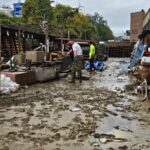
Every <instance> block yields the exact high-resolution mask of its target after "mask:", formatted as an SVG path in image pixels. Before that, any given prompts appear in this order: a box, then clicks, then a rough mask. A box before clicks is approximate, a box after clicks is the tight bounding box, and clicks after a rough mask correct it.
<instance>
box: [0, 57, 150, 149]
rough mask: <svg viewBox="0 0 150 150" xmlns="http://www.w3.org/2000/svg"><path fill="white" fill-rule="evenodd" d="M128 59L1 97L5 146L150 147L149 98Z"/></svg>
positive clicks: (0, 135) (0, 131) (1, 143)
mask: <svg viewBox="0 0 150 150" xmlns="http://www.w3.org/2000/svg"><path fill="white" fill-rule="evenodd" d="M127 62H128V60H127V59H124V60H123V59H109V61H108V62H106V65H107V66H108V67H107V69H106V70H105V71H103V72H97V73H96V74H95V75H94V76H93V77H92V78H90V79H89V78H87V75H88V74H87V73H86V72H84V75H85V76H86V77H84V80H83V82H82V83H81V84H80V83H79V82H78V81H77V82H76V83H75V84H70V83H68V78H61V79H59V80H57V81H51V82H46V83H39V84H34V85H31V86H28V87H22V88H21V89H20V90H19V91H18V92H16V93H12V94H11V95H3V96H1V97H0V150H150V100H146V101H144V102H143V101H142V98H141V96H140V95H137V94H135V91H134V88H135V85H136V84H135V81H134V78H133V77H130V76H129V75H128V74H127V65H128V63H127Z"/></svg>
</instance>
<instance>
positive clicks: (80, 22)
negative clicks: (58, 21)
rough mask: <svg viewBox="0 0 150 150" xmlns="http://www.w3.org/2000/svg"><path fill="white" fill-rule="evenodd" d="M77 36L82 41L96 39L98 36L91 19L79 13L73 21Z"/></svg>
mask: <svg viewBox="0 0 150 150" xmlns="http://www.w3.org/2000/svg"><path fill="white" fill-rule="evenodd" d="M71 25H72V27H73V31H74V33H75V36H76V37H78V38H82V39H95V38H96V36H97V29H96V27H95V26H94V25H93V24H92V23H91V22H90V20H89V18H88V17H87V16H86V15H84V14H82V13H77V14H76V15H74V17H73V18H72V21H71Z"/></svg>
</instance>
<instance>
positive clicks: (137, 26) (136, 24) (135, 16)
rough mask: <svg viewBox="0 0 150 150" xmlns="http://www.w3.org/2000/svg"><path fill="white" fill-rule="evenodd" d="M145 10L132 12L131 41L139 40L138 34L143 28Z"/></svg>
mask: <svg viewBox="0 0 150 150" xmlns="http://www.w3.org/2000/svg"><path fill="white" fill-rule="evenodd" d="M144 15H145V12H144V11H143V10H141V11H140V12H135V13H131V18H130V19H131V24H130V31H131V35H130V41H131V42H136V41H137V40H138V35H139V34H140V33H141V32H142V30H143V20H144Z"/></svg>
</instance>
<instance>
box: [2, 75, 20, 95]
mask: <svg viewBox="0 0 150 150" xmlns="http://www.w3.org/2000/svg"><path fill="white" fill-rule="evenodd" d="M18 88H19V84H17V83H15V82H13V81H11V79H10V78H9V77H6V76H5V75H3V74H1V75H0V94H9V93H10V92H15V91H17V90H18Z"/></svg>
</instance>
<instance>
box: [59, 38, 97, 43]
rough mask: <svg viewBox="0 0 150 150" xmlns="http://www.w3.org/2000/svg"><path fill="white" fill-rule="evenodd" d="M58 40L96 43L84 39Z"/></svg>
mask: <svg viewBox="0 0 150 150" xmlns="http://www.w3.org/2000/svg"><path fill="white" fill-rule="evenodd" d="M57 39H58V40H63V41H68V42H69V41H73V42H94V43H96V42H97V41H96V40H85V39H68V38H57Z"/></svg>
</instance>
